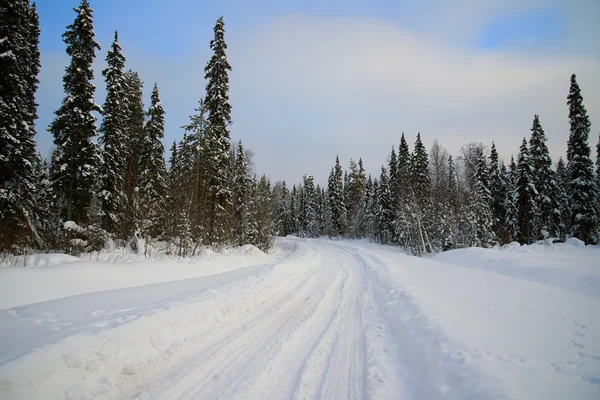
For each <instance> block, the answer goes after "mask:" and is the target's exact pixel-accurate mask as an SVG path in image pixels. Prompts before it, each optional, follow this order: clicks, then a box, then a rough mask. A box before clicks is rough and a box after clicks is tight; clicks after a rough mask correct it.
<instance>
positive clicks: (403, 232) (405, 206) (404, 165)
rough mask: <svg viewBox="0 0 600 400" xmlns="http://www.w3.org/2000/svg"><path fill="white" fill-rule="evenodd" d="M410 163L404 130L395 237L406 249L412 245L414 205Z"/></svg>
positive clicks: (399, 158)
mask: <svg viewBox="0 0 600 400" xmlns="http://www.w3.org/2000/svg"><path fill="white" fill-rule="evenodd" d="M410 165H411V160H410V150H409V148H408V143H407V142H406V139H405V137H404V132H402V135H401V137H400V145H399V146H398V168H397V172H396V180H397V181H398V182H397V184H396V187H397V188H398V189H397V190H398V201H399V205H398V209H397V210H396V211H395V215H394V237H395V238H396V240H397V241H399V243H400V244H402V245H403V246H404V248H405V249H408V248H409V247H410V236H411V235H410V231H411V229H412V227H411V224H412V223H411V216H412V208H413V206H414V204H413V194H412V191H411V188H412V185H411V181H410V179H411V177H410V168H411V166H410Z"/></svg>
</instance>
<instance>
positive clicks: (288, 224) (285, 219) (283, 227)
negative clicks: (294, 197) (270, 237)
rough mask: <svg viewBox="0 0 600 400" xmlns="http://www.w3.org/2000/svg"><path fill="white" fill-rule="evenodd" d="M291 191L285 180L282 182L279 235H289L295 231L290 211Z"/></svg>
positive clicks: (279, 204) (279, 203)
mask: <svg viewBox="0 0 600 400" xmlns="http://www.w3.org/2000/svg"><path fill="white" fill-rule="evenodd" d="M290 197H291V195H290V191H289V189H288V188H287V185H286V183H285V181H283V182H281V188H280V190H279V201H278V223H279V227H278V232H277V234H278V235H279V236H283V237H285V236H287V235H290V234H292V233H293V227H292V215H291V211H290V200H291V199H290Z"/></svg>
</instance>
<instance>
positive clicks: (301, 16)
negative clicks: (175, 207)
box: [37, 0, 600, 182]
mask: <svg viewBox="0 0 600 400" xmlns="http://www.w3.org/2000/svg"><path fill="white" fill-rule="evenodd" d="M77 4H78V1H76V0H41V1H38V10H39V13H40V23H41V29H42V36H41V40H40V47H41V53H42V72H41V75H40V79H41V84H40V90H39V92H38V102H39V103H40V107H39V115H40V119H39V121H38V123H37V129H38V142H39V149H40V151H41V152H42V154H43V155H47V154H48V151H49V149H50V147H51V137H50V135H49V134H48V133H46V132H44V128H45V127H46V126H47V125H48V124H49V123H50V121H51V120H52V115H53V112H54V110H55V109H57V108H58V107H59V105H60V102H61V100H62V97H63V93H62V74H63V71H64V67H65V65H66V64H67V63H68V58H67V56H66V54H65V52H64V43H63V42H62V39H61V35H62V33H63V32H64V30H65V27H66V26H67V25H68V24H70V23H71V22H72V20H73V18H74V13H73V11H72V8H73V7H76V6H77ZM91 4H92V7H93V8H94V10H95V13H94V20H95V28H96V34H97V40H98V41H99V42H100V44H101V46H102V50H101V51H100V52H98V53H97V60H96V62H95V64H94V68H95V71H96V82H95V83H96V85H97V88H98V90H97V94H96V101H97V102H98V103H100V104H102V103H103V101H104V96H105V90H104V82H103V80H102V76H101V70H102V69H103V68H104V65H105V63H104V58H105V57H106V51H107V50H108V48H109V46H110V43H111V41H112V36H113V34H114V31H115V30H118V31H119V38H120V41H121V45H122V47H123V50H124V54H125V56H126V58H127V67H128V68H132V69H133V70H135V71H138V72H139V73H140V75H141V78H142V80H143V81H144V82H145V92H146V93H145V95H146V96H145V97H146V99H148V97H149V92H150V89H151V87H152V85H153V83H154V82H157V83H158V85H159V89H160V91H161V98H162V100H163V104H164V105H165V109H166V112H167V116H166V138H165V146H166V147H167V148H168V147H169V145H170V143H171V142H172V141H173V140H174V139H177V140H178V139H179V138H180V137H181V136H182V134H183V131H182V130H181V129H180V128H179V126H181V125H183V124H185V123H187V117H188V115H189V114H190V113H192V112H193V109H194V107H195V106H196V103H197V100H198V99H199V98H201V97H202V96H203V86H204V82H203V75H204V73H203V68H204V65H205V63H206V61H207V60H208V57H209V56H210V52H209V48H208V44H209V41H210V39H211V36H212V27H213V25H214V22H215V20H216V19H217V18H218V17H219V16H220V15H223V16H224V18H225V23H226V40H227V41H228V44H229V50H228V56H229V58H230V62H231V64H232V66H233V71H232V74H231V101H232V105H233V119H234V124H233V125H232V127H231V131H232V137H233V139H234V140H237V139H242V140H243V141H244V143H245V144H246V145H247V146H249V147H251V148H252V149H253V150H254V151H255V153H256V155H255V158H254V161H255V164H256V170H257V172H258V173H268V174H269V175H270V176H271V178H272V179H286V180H288V181H297V180H299V179H300V176H301V174H303V173H310V174H315V175H316V177H317V181H318V182H324V180H325V179H326V176H325V175H326V174H327V172H328V170H329V168H330V166H331V165H332V163H333V161H334V160H335V156H336V155H338V154H339V156H340V159H341V160H342V162H343V164H345V165H347V162H348V159H349V158H350V157H352V158H355V159H357V158H358V157H363V159H364V160H365V164H366V166H367V169H368V170H369V171H370V172H373V173H375V172H376V171H377V169H378V168H379V166H380V165H381V164H382V163H384V162H385V157H386V154H387V153H388V152H389V150H390V149H391V146H392V145H397V143H398V141H399V136H400V133H401V132H402V131H404V132H406V134H407V137H408V139H409V141H413V140H414V137H415V136H416V133H417V132H418V131H421V132H422V135H423V137H424V139H425V142H426V145H427V144H431V142H432V141H433V140H434V139H438V140H439V141H440V142H441V144H442V145H444V146H445V147H447V148H448V150H449V151H450V152H451V153H452V154H454V155H457V154H458V151H459V148H460V146H461V145H462V144H466V143H468V142H470V141H473V140H477V141H482V142H484V143H486V144H489V143H491V140H496V142H497V145H498V147H499V149H500V151H501V153H502V155H503V156H504V158H505V159H508V158H509V157H510V154H511V153H515V152H516V151H517V150H518V146H519V144H520V139H521V138H522V137H523V136H525V135H528V134H529V128H530V127H531V120H532V118H533V114H534V113H535V112H537V113H539V114H540V116H541V121H542V124H543V126H544V128H545V130H546V132H547V135H548V137H549V146H550V148H551V151H552V153H553V156H555V157H558V155H562V154H564V148H565V146H566V140H567V136H566V134H567V132H568V125H567V119H566V118H567V117H566V107H565V98H566V94H567V90H568V80H569V75H570V73H572V72H576V73H578V77H579V81H580V84H581V86H582V90H583V95H584V99H585V102H586V105H587V107H588V111H589V112H590V115H591V117H592V122H594V121H596V120H599V118H600V116H598V114H600V109H599V108H600V80H599V78H598V77H597V71H598V70H599V68H598V67H599V66H600V52H599V50H600V46H599V45H598V43H597V40H596V39H595V38H597V37H600V29H599V28H598V27H597V25H598V24H597V21H598V20H600V5H599V3H598V2H597V1H595V0H580V1H577V2H575V4H570V2H568V1H562V0H560V1H559V0H556V1H553V0H550V1H539V0H522V1H514V0H505V1H496V0H491V1H481V2H477V3H475V2H471V1H466V0H457V1H454V2H446V1H436V0H424V1H421V2H419V3H418V5H416V3H415V2H408V1H407V2H403V1H397V0H396V1H357V0H346V1H338V0H334V1H312V0H311V1H303V2H298V1H273V0H258V1H242V0H233V1H201V2H199V1H193V0H173V1H171V2H166V1H159V0H146V1H139V0H121V1H115V0H102V1H100V0H91ZM594 127H595V128H593V129H595V130H594V132H596V134H593V135H592V141H593V144H595V143H596V140H597V132H598V131H599V129H597V125H594ZM290 149H293V152H291V153H290Z"/></svg>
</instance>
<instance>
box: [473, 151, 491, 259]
mask: <svg viewBox="0 0 600 400" xmlns="http://www.w3.org/2000/svg"><path fill="white" fill-rule="evenodd" d="M472 187H473V193H472V194H471V207H470V208H471V212H472V215H473V224H474V226H473V245H475V246H478V247H487V246H489V245H490V244H491V243H492V241H493V239H494V232H493V229H492V228H493V214H492V210H491V208H490V205H491V204H492V194H491V192H490V189H489V179H488V166H487V164H486V162H485V156H484V154H483V151H480V153H479V157H478V158H477V166H476V169H475V176H474V182H473V185H472Z"/></svg>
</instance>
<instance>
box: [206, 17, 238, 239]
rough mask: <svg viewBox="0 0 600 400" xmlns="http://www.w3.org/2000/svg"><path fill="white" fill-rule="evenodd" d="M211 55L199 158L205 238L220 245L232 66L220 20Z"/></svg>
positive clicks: (226, 203) (227, 203) (227, 202)
mask: <svg viewBox="0 0 600 400" xmlns="http://www.w3.org/2000/svg"><path fill="white" fill-rule="evenodd" d="M210 48H211V50H212V51H213V55H212V57H211V58H210V60H209V61H208V63H207V64H206V67H205V68H204V71H205V79H206V80H207V83H206V98H205V100H204V103H205V106H206V112H207V129H206V140H205V145H204V147H203V148H202V149H201V159H202V160H203V162H204V163H205V171H206V174H207V183H208V184H207V187H206V190H207V199H208V213H207V222H208V229H207V239H208V241H209V242H210V243H214V244H223V243H224V242H225V241H226V240H227V239H228V237H227V236H228V232H226V224H227V221H226V220H227V215H228V210H229V208H230V207H231V191H230V190H229V187H228V185H227V180H228V176H227V168H228V166H229V164H230V160H229V158H230V152H229V150H230V138H229V130H228V128H227V126H228V125H229V124H231V104H230V103H229V93H228V92H229V71H231V65H230V64H229V61H228V60H227V55H226V54H225V50H226V49H227V44H226V43H225V23H224V22H223V17H220V18H219V19H218V20H217V23H216V24H215V27H214V39H213V40H211V42H210Z"/></svg>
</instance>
